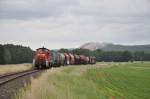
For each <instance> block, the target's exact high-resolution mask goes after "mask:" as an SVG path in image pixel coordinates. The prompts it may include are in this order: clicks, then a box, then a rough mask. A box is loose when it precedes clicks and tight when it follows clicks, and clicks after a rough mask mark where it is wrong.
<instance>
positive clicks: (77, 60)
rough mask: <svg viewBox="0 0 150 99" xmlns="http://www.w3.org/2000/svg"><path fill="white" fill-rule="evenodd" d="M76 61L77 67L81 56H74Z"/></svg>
mask: <svg viewBox="0 0 150 99" xmlns="http://www.w3.org/2000/svg"><path fill="white" fill-rule="evenodd" d="M74 59H75V64H76V65H78V64H80V56H79V55H74Z"/></svg>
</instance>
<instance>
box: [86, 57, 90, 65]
mask: <svg viewBox="0 0 150 99" xmlns="http://www.w3.org/2000/svg"><path fill="white" fill-rule="evenodd" d="M89 63H90V58H89V57H88V56H86V64H89Z"/></svg>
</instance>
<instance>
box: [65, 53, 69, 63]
mask: <svg viewBox="0 0 150 99" xmlns="http://www.w3.org/2000/svg"><path fill="white" fill-rule="evenodd" d="M64 55H65V65H69V64H70V57H69V55H68V54H67V53H64Z"/></svg>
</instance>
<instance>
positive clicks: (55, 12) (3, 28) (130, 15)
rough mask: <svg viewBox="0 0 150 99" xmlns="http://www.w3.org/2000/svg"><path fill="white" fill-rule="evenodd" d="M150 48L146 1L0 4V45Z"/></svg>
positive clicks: (20, 0)
mask: <svg viewBox="0 0 150 99" xmlns="http://www.w3.org/2000/svg"><path fill="white" fill-rule="evenodd" d="M86 42H111V43H117V44H130V45H132V44H150V0H0V44H6V43H13V44H22V45H25V46H30V47H31V48H32V49H35V48H38V47H42V46H45V47H47V48H51V49H54V48H74V47H79V46H80V45H81V44H83V43H86Z"/></svg>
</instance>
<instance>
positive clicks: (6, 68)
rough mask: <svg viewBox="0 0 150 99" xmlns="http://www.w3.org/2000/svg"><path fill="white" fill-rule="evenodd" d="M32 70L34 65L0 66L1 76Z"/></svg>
mask: <svg viewBox="0 0 150 99" xmlns="http://www.w3.org/2000/svg"><path fill="white" fill-rule="evenodd" d="M31 68H32V64H11V65H10V64H9V65H0V75H1V74H6V73H14V72H20V71H25V70H29V69H31Z"/></svg>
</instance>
